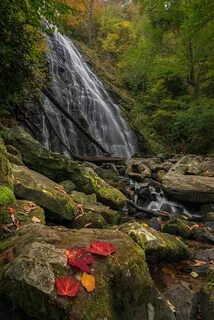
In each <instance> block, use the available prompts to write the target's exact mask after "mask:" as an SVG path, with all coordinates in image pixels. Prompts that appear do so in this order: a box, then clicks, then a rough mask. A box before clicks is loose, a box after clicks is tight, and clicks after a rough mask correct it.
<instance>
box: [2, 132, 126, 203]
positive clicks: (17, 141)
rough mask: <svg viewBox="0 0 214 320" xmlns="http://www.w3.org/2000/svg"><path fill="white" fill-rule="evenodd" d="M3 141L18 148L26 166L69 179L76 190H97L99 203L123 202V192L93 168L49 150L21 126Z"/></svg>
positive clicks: (50, 176)
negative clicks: (102, 177)
mask: <svg viewBox="0 0 214 320" xmlns="http://www.w3.org/2000/svg"><path fill="white" fill-rule="evenodd" d="M5 141H6V142H7V143H8V144H10V145H13V146H14V147H15V148H16V149H18V150H19V152H20V153H21V155H22V159H23V161H24V163H25V164H26V165H27V166H28V167H29V168H31V169H33V170H35V171H38V172H40V173H41V174H43V175H45V176H47V177H49V178H50V179H52V180H54V181H56V182H61V181H64V180H70V181H72V182H73V183H74V184H75V186H76V189H77V190H78V191H81V192H84V193H86V194H92V193H96V195H97V199H98V200H99V201H100V202H102V203H104V204H107V205H109V206H111V207H112V208H113V209H120V208H121V207H123V206H124V204H125V203H126V197H125V196H124V195H123V193H121V192H120V191H119V190H117V189H115V188H113V187H111V186H110V185H109V184H108V183H106V182H105V181H104V180H103V179H101V178H100V177H99V176H98V175H97V174H96V173H95V172H94V170H93V169H92V168H88V167H85V166H83V165H80V164H79V163H78V162H77V161H73V160H70V159H68V158H66V157H64V156H62V155H60V154H57V153H53V152H50V151H48V150H47V149H45V148H44V147H43V146H42V145H41V144H40V143H39V142H37V141H36V140H35V139H33V138H32V137H31V135H30V134H28V133H27V132H26V131H24V129H22V128H20V127H13V128H12V129H10V130H9V131H8V132H7V134H6V135H5Z"/></svg>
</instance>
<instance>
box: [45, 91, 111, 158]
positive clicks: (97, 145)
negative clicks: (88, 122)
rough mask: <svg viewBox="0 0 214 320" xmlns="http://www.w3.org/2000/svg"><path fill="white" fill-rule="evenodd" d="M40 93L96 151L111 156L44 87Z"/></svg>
mask: <svg viewBox="0 0 214 320" xmlns="http://www.w3.org/2000/svg"><path fill="white" fill-rule="evenodd" d="M41 91H42V92H43V93H44V94H45V95H46V97H47V98H48V99H49V100H50V101H51V102H52V103H53V104H54V105H55V106H56V107H57V109H58V110H60V111H61V112H62V113H63V114H64V116H65V117H66V118H68V119H69V120H70V121H71V122H72V123H73V124H74V125H75V126H76V127H77V128H78V129H79V130H80V131H81V132H82V133H83V134H84V135H85V136H86V137H87V138H88V139H89V140H90V141H91V142H92V143H93V144H94V145H95V146H96V147H97V148H98V149H100V150H101V151H102V152H103V153H104V154H107V155H108V156H110V155H111V154H110V153H109V152H108V151H106V150H105V149H104V148H103V147H102V146H101V144H100V143H99V142H98V141H97V140H96V139H94V138H93V137H92V136H91V135H90V134H89V133H88V132H87V131H86V130H85V129H84V128H82V127H81V125H80V124H79V123H78V122H77V121H76V120H75V119H74V118H73V117H72V115H70V113H68V112H67V111H66V110H65V109H64V108H63V107H62V106H61V104H60V103H59V102H58V101H57V100H56V99H55V97H54V96H53V94H52V93H51V92H50V91H49V90H48V89H47V88H45V87H42V88H41Z"/></svg>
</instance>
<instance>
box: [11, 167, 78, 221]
mask: <svg viewBox="0 0 214 320" xmlns="http://www.w3.org/2000/svg"><path fill="white" fill-rule="evenodd" d="M13 175H14V192H15V195H16V196H17V198H20V199H25V200H30V201H34V202H35V203H36V204H37V205H39V206H41V207H42V208H44V209H45V211H46V213H48V214H51V215H52V216H53V217H55V218H57V219H58V220H59V221H61V220H62V219H65V220H70V221H72V220H73V219H74V218H75V215H76V204H75V203H74V201H73V199H72V198H71V197H70V196H69V195H68V194H67V193H66V192H65V191H64V190H63V189H62V187H61V186H60V185H58V184H57V183H55V182H53V181H52V180H50V179H48V178H46V177H45V176H43V175H41V174H40V173H38V172H35V171H33V170H30V169H28V168H27V167H25V166H17V165H13Z"/></svg>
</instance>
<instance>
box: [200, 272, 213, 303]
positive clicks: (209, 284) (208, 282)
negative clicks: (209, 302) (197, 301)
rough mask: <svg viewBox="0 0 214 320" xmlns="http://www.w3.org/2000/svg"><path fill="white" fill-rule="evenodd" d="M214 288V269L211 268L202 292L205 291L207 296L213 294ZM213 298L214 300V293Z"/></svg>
mask: <svg viewBox="0 0 214 320" xmlns="http://www.w3.org/2000/svg"><path fill="white" fill-rule="evenodd" d="M213 290H214V270H213V269H211V270H210V271H209V273H208V276H207V278H206V281H205V283H204V285H203V287H202V292H203V293H205V294H206V295H207V296H211V293H212V291H213ZM213 300H214V295H213Z"/></svg>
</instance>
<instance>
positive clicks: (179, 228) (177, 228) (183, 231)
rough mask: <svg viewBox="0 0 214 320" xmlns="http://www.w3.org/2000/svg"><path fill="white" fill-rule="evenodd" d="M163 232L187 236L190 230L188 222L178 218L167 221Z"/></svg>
mask: <svg viewBox="0 0 214 320" xmlns="http://www.w3.org/2000/svg"><path fill="white" fill-rule="evenodd" d="M163 232H166V233H169V234H174V235H176V236H181V237H182V238H189V237H190V235H191V230H190V228H189V227H188V224H187V223H186V222H185V221H183V220H181V219H178V218H175V219H172V220H170V221H168V222H167V223H166V224H165V226H164V227H163Z"/></svg>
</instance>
